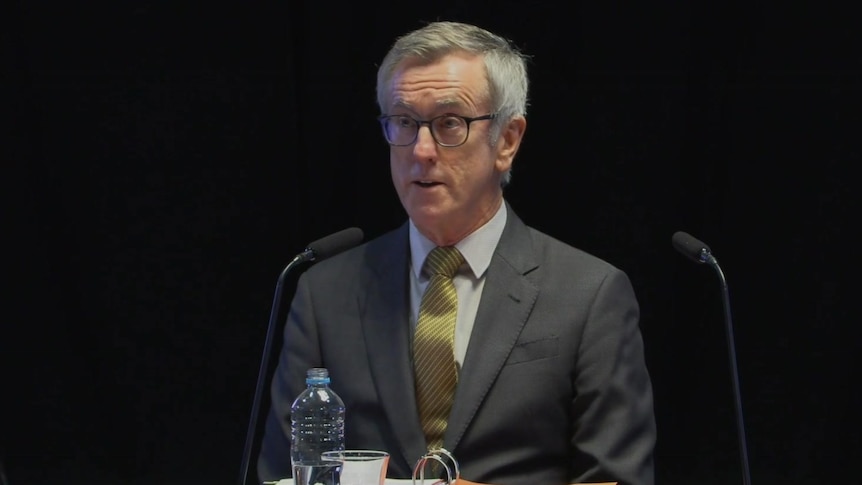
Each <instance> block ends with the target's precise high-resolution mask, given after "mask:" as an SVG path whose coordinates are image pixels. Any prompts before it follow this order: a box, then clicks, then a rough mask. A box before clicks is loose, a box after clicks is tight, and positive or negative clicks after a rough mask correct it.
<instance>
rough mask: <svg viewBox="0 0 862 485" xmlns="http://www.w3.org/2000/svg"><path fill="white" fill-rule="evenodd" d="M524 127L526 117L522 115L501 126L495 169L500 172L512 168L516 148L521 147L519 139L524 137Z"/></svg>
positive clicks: (525, 125) (525, 127)
mask: <svg viewBox="0 0 862 485" xmlns="http://www.w3.org/2000/svg"><path fill="white" fill-rule="evenodd" d="M526 129H527V119H526V118H524V117H523V116H516V117H514V118H512V119H511V120H509V122H508V123H507V124H506V126H504V127H503V130H502V131H501V132H500V137H499V139H498V140H497V170H499V171H500V172H505V171H506V170H509V169H510V168H512V162H513V161H514V160H515V154H516V153H518V148H520V147H521V140H522V139H523V138H524V131H526Z"/></svg>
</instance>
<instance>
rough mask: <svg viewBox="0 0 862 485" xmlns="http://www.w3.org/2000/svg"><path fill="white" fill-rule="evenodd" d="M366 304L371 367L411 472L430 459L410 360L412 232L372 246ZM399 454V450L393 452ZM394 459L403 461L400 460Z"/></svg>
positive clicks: (405, 230) (366, 275)
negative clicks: (424, 458)
mask: <svg viewBox="0 0 862 485" xmlns="http://www.w3.org/2000/svg"><path fill="white" fill-rule="evenodd" d="M367 251H368V253H367V256H368V257H367V258H366V265H367V266H366V267H365V268H364V269H363V271H362V288H364V289H365V290H366V293H365V294H366V295H367V297H366V299H365V300H364V301H362V302H360V315H361V319H362V327H363V333H364V335H365V342H366V345H367V347H368V349H369V353H370V358H369V366H370V368H371V373H372V375H373V379H374V382H375V385H376V386H377V392H378V395H379V396H380V401H381V405H382V406H383V408H384V410H385V412H386V416H387V418H388V420H389V423H390V425H391V428H392V432H393V433H394V434H395V436H396V437H397V438H398V441H399V443H400V446H401V450H400V451H401V453H402V455H403V457H402V458H403V459H404V460H405V462H406V463H407V465H408V467H409V468H412V467H413V462H414V461H415V460H416V459H417V458H418V457H419V456H421V455H422V454H423V453H425V437H424V435H423V434H422V428H421V425H420V424H419V413H418V410H417V406H416V396H415V394H414V383H413V366H412V364H411V360H410V338H411V337H410V328H409V323H408V322H409V320H408V315H409V311H410V300H409V294H408V288H409V284H407V278H408V273H407V272H408V270H409V266H408V258H409V252H410V249H409V242H408V226H407V225H406V224H405V225H404V226H402V227H401V228H400V229H398V230H396V231H393V232H391V233H389V234H387V235H385V236H383V237H381V238H380V239H379V240H376V241H373V242H371V243H369V245H368V249H367ZM392 451H394V450H392ZM392 458H393V459H397V458H396V457H395V456H393V457H392Z"/></svg>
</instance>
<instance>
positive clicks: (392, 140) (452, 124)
mask: <svg viewBox="0 0 862 485" xmlns="http://www.w3.org/2000/svg"><path fill="white" fill-rule="evenodd" d="M496 117H497V113H491V114H487V115H484V116H477V117H475V118H470V117H468V116H458V115H441V116H437V117H434V118H431V119H430V120H427V121H422V120H417V119H416V118H412V117H410V116H407V115H389V116H387V115H383V116H378V117H377V120H378V121H380V124H381V125H383V136H385V137H386V141H387V142H388V143H389V144H390V145H392V146H396V147H403V146H407V145H412V144H413V143H415V142H416V139H417V138H418V137H419V128H421V127H422V125H428V129H429V130H431V137H432V138H434V141H435V142H437V144H438V145H440V146H444V147H457V146H459V145H463V144H464V142H466V141H467V137H468V136H470V123H472V122H474V121H483V120H493V119H494V118H496Z"/></svg>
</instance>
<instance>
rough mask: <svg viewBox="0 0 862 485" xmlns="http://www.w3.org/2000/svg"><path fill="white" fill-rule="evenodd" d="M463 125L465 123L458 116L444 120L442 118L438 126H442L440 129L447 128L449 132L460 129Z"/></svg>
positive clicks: (447, 117)
mask: <svg viewBox="0 0 862 485" xmlns="http://www.w3.org/2000/svg"><path fill="white" fill-rule="evenodd" d="M463 124H464V121H463V120H462V119H461V118H458V117H457V116H446V117H444V118H440V120H439V121H438V122H437V125H438V126H440V128H445V129H447V130H452V129H455V128H460V127H461V126H462V125H463Z"/></svg>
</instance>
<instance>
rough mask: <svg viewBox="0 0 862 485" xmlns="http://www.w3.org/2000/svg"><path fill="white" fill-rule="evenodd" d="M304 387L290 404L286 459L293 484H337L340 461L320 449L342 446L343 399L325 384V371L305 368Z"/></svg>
mask: <svg viewBox="0 0 862 485" xmlns="http://www.w3.org/2000/svg"><path fill="white" fill-rule="evenodd" d="M305 383H306V385H307V386H308V387H306V389H305V390H304V391H302V394H300V395H299V396H298V397H297V398H296V400H295V401H293V405H292V406H291V408H290V423H291V426H290V461H291V463H292V464H293V483H294V484H295V485H317V484H322V485H338V484H339V482H340V480H339V476H338V475H339V473H340V471H341V464H340V463H334V462H326V461H324V460H323V459H322V458H321V456H320V455H321V453H323V452H324V451H343V450H344V401H342V400H341V398H340V397H338V394H336V393H335V392H334V391H333V390H332V389H331V388H330V387H329V371H328V370H327V369H324V368H322V367H316V368H312V369H308V373H307V374H306V377H305Z"/></svg>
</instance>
